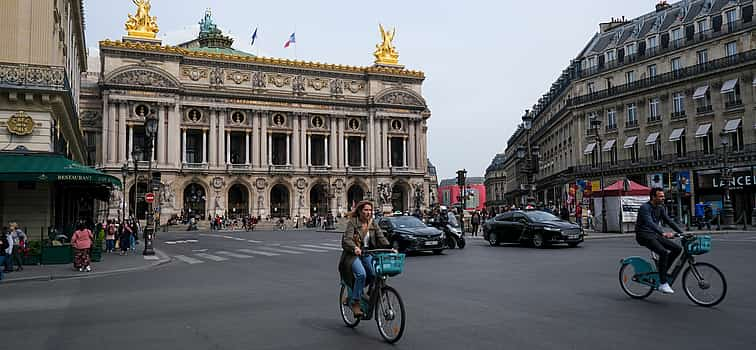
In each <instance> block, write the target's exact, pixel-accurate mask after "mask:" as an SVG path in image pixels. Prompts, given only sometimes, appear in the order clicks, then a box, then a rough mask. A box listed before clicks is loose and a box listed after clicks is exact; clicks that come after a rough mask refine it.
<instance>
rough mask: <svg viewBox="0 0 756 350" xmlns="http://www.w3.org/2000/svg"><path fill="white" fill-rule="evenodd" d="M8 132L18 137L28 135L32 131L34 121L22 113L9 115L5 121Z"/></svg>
mask: <svg viewBox="0 0 756 350" xmlns="http://www.w3.org/2000/svg"><path fill="white" fill-rule="evenodd" d="M6 126H7V128H8V132H10V133H11V134H15V135H18V136H26V135H30V134H31V133H32V131H34V119H32V117H31V116H30V115H28V114H26V112H24V111H18V112H17V113H14V114H13V115H11V117H10V118H9V119H8V121H7V125H6Z"/></svg>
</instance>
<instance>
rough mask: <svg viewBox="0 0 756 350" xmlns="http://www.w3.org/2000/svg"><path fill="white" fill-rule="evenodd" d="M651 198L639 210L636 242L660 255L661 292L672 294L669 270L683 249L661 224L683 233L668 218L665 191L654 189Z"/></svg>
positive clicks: (658, 265) (636, 224) (658, 262)
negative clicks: (668, 278) (668, 281)
mask: <svg viewBox="0 0 756 350" xmlns="http://www.w3.org/2000/svg"><path fill="white" fill-rule="evenodd" d="M650 197H651V199H650V200H649V201H648V202H646V203H643V205H641V207H640V209H638V219H637V220H636V222H635V240H636V241H637V242H638V244H640V245H642V246H644V247H646V248H648V249H650V250H651V251H652V252H654V253H656V254H657V255H659V260H658V261H657V267H658V270H659V282H660V283H661V284H660V285H659V291H661V292H662V293H665V294H672V293H674V292H675V291H674V290H672V287H670V286H669V283H667V270H669V267H670V266H672V263H673V262H674V261H675V259H676V258H677V256H679V255H680V253H681V252H682V247H681V246H680V245H679V244H677V243H675V242H673V241H672V240H670V239H669V238H672V237H674V236H675V235H674V233H672V232H664V230H662V228H661V226H660V223H662V222H664V223H665V224H666V225H667V226H669V227H671V228H672V229H673V230H674V231H675V232H677V233H683V231H682V230H681V229H680V227H679V226H677V224H676V223H675V222H674V221H672V220H670V218H669V216H667V211H666V209H665V208H664V190H663V189H661V188H652V189H651V194H650Z"/></svg>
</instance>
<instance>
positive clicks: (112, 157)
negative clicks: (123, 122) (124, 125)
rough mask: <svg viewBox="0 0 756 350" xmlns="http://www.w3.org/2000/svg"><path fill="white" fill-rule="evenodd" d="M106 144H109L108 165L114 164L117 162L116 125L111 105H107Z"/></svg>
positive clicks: (114, 111)
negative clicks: (107, 126) (107, 127)
mask: <svg viewBox="0 0 756 350" xmlns="http://www.w3.org/2000/svg"><path fill="white" fill-rule="evenodd" d="M108 125H109V126H110V129H108V142H109V143H110V144H111V146H110V148H109V149H108V163H111V164H112V163H115V162H116V161H117V160H118V156H117V153H118V137H117V135H118V134H117V133H116V132H117V131H118V125H117V124H116V105H115V103H111V104H109V105H108Z"/></svg>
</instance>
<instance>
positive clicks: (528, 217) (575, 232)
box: [483, 210, 584, 248]
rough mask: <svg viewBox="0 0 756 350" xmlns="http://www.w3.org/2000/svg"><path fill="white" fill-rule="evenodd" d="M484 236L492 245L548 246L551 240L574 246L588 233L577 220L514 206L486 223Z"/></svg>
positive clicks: (551, 242)
mask: <svg viewBox="0 0 756 350" xmlns="http://www.w3.org/2000/svg"><path fill="white" fill-rule="evenodd" d="M483 238H484V239H485V240H487V241H488V243H489V244H491V245H492V246H496V245H499V244H501V243H520V244H532V245H533V246H534V247H536V248H544V247H546V246H548V245H550V244H555V243H567V245H569V246H570V247H573V248H574V247H577V246H578V245H579V244H580V243H582V242H583V239H584V235H583V230H581V229H580V226H578V225H577V224H575V223H572V222H569V221H567V220H562V219H560V218H558V217H556V216H554V215H553V214H550V213H547V212H545V211H541V210H514V211H509V212H506V213H501V214H499V215H496V216H495V217H493V218H491V219H489V220H487V221H486V222H485V223H483Z"/></svg>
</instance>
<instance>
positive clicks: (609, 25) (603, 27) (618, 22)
mask: <svg viewBox="0 0 756 350" xmlns="http://www.w3.org/2000/svg"><path fill="white" fill-rule="evenodd" d="M627 23H630V21H628V20H626V19H625V16H622V17H621V18H620V17H618V18H614V17H612V19H611V20H610V21H609V22H604V23H599V33H601V34H603V33H606V32H608V31H610V30H612V29H614V28H617V27H620V26H622V25H624V24H627Z"/></svg>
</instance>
